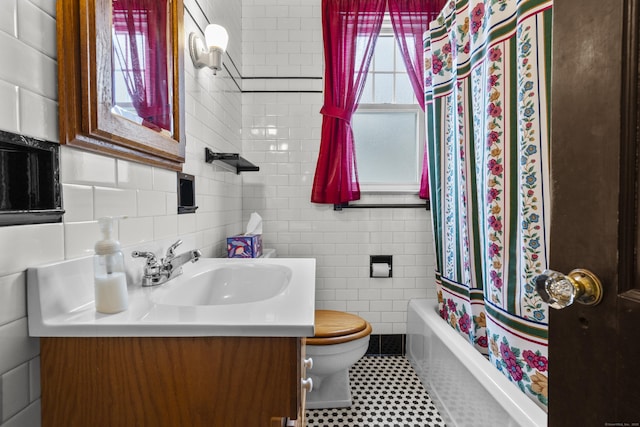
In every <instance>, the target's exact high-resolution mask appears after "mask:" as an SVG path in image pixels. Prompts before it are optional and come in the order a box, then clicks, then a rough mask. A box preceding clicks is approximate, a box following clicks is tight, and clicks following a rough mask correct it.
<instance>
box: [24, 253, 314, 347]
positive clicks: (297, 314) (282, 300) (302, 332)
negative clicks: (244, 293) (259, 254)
mask: <svg viewBox="0 0 640 427" xmlns="http://www.w3.org/2000/svg"><path fill="white" fill-rule="evenodd" d="M242 263H245V264H247V263H253V264H272V265H285V266H287V267H289V268H290V269H291V270H292V275H291V280H290V282H289V285H288V286H287V287H286V288H285V290H284V291H282V292H281V293H279V294H278V295H276V296H274V297H272V298H269V299H266V300H262V301H257V302H250V303H241V304H229V305H198V306H179V305H168V304H158V303H155V302H154V300H157V298H154V293H155V292H159V291H162V292H166V287H170V286H185V287H187V286H188V285H189V283H188V280H189V278H190V277H192V276H193V275H196V274H198V273H201V272H203V271H207V270H209V269H215V268H219V267H220V266H224V265H230V264H232V265H242ZM183 270H184V272H183V274H182V275H180V276H178V277H176V278H175V279H172V280H170V281H169V282H167V283H165V284H163V285H159V286H156V287H148V288H143V287H142V286H141V285H140V284H139V283H140V280H139V278H135V279H131V278H129V286H128V291H129V309H128V310H126V311H123V312H120V313H116V314H102V313H98V312H96V310H95V305H94V285H93V259H92V257H86V258H80V259H75V260H69V261H63V262H59V263H54V264H49V265H45V266H41V267H36V268H30V269H29V270H28V273H27V275H28V279H27V282H28V284H27V300H28V314H29V316H28V321H29V335H31V336H43V337H44V336H48V337H115V336H119V337H124V336H154V337H157V336H191V337H193V336H292V337H305V336H313V334H314V312H315V259H309V258H260V259H227V258H201V259H200V260H199V261H198V262H196V263H193V264H191V263H188V264H185V265H184V266H183ZM134 281H135V282H136V283H137V284H132V282H134ZM255 286H256V287H259V286H260V283H256V284H255ZM156 295H157V294H156Z"/></svg>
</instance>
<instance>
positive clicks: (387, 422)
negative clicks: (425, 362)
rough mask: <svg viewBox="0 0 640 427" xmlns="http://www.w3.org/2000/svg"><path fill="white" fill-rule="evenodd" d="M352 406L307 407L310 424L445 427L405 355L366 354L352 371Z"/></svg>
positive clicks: (326, 426)
mask: <svg viewBox="0 0 640 427" xmlns="http://www.w3.org/2000/svg"><path fill="white" fill-rule="evenodd" d="M349 382H350V384H351V397H352V402H353V404H352V406H351V408H341V409H312V410H308V411H307V427H444V426H445V424H444V421H443V420H442V417H441V416H440V414H439V413H438V410H437V409H436V407H435V406H434V404H433V402H432V401H431V398H430V397H429V395H428V394H427V392H426V391H425V389H424V387H423V386H422V383H420V379H419V378H418V376H417V375H416V373H415V372H414V370H413V368H412V367H411V365H410V364H409V361H408V360H407V359H406V358H405V357H403V356H375V357H363V358H362V359H360V361H359V362H358V363H356V364H355V365H354V366H353V367H352V368H351V370H350V371H349Z"/></svg>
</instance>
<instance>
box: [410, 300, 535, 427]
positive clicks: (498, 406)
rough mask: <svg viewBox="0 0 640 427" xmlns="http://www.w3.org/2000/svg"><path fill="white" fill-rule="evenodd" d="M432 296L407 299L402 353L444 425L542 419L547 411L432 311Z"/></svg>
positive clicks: (504, 425) (489, 424) (503, 425)
mask: <svg viewBox="0 0 640 427" xmlns="http://www.w3.org/2000/svg"><path fill="white" fill-rule="evenodd" d="M437 309H438V302H437V300H435V299H414V300H411V301H410V302H409V311H408V316H407V358H408V359H409V361H410V362H411V365H412V366H413V368H414V369H415V371H416V372H417V374H418V376H419V377H420V380H421V381H422V384H423V385H424V386H425V388H426V389H427V392H428V393H429V395H430V396H431V398H432V399H433V401H434V403H435V404H436V406H437V407H438V410H439V411H440V415H442V417H443V419H444V421H445V422H446V424H447V427H454V426H459V427H465V426H470V427H482V426H487V427H495V426H501V427H507V426H523V427H524V426H527V427H529V426H536V427H542V426H546V425H547V414H546V412H545V411H544V410H542V409H541V408H540V407H539V406H538V405H536V404H535V403H534V402H533V401H532V400H531V399H529V397H527V396H526V395H525V394H524V393H522V392H521V391H520V389H519V388H518V387H517V386H516V385H515V384H512V383H511V382H510V381H509V380H508V379H507V378H506V377H505V376H504V375H502V373H500V372H498V370H497V369H496V368H495V367H493V366H492V365H491V364H490V363H489V361H488V360H487V359H485V357H484V356H483V355H482V354H480V353H478V352H477V351H476V350H475V349H474V348H473V347H472V346H471V345H470V344H469V343H468V342H467V341H465V339H464V338H462V336H460V335H459V334H458V333H457V332H456V331H455V330H454V329H453V328H451V326H449V325H448V324H447V323H446V322H445V321H444V320H442V319H441V318H440V316H439V315H438V311H437Z"/></svg>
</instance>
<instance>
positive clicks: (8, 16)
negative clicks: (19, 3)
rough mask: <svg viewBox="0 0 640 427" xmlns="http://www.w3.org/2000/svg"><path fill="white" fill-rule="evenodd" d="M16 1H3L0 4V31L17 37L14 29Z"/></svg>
mask: <svg viewBox="0 0 640 427" xmlns="http://www.w3.org/2000/svg"><path fill="white" fill-rule="evenodd" d="M16 14H17V7H16V0H3V1H2V2H0V31H4V32H5V33H7V34H9V35H11V36H13V37H18V32H17V29H16V23H17V21H18V17H17V15H16Z"/></svg>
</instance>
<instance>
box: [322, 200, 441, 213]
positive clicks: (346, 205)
mask: <svg viewBox="0 0 640 427" xmlns="http://www.w3.org/2000/svg"><path fill="white" fill-rule="evenodd" d="M356 208H357V209H364V208H369V209H382V208H392V209H394V208H422V209H426V210H431V203H430V202H429V200H426V201H425V203H389V204H383V203H373V204H365V203H363V204H358V205H351V204H349V202H347V203H339V204H334V205H333V210H334V211H341V210H343V209H356Z"/></svg>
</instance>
